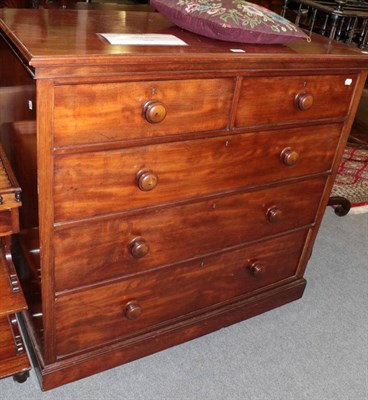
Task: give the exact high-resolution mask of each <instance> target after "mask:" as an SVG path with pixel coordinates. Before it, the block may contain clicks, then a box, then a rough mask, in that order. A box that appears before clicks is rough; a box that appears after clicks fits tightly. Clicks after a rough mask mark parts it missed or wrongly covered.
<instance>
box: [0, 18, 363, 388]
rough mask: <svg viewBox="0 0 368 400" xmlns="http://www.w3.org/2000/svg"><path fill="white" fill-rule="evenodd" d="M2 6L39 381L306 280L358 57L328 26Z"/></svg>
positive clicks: (7, 95)
mask: <svg viewBox="0 0 368 400" xmlns="http://www.w3.org/2000/svg"><path fill="white" fill-rule="evenodd" d="M0 16H1V20H0V29H1V36H2V40H1V48H0V51H1V64H0V79H1V81H0V82H1V83H0V90H1V106H2V110H3V111H2V116H1V121H0V122H1V132H0V133H1V140H2V143H3V145H4V147H5V149H6V151H7V154H8V156H9V159H10V161H11V163H12V166H13V168H14V170H15V174H16V176H17V179H18V180H19V182H20V185H21V187H22V190H23V207H22V209H21V210H20V228H21V230H20V234H19V235H18V240H17V241H16V243H15V245H14V253H15V254H14V255H15V258H16V260H17V262H16V266H17V268H18V271H19V272H20V276H21V277H22V286H23V290H24V293H25V295H26V298H27V301H28V305H29V311H28V312H27V313H25V317H24V318H25V324H26V328H27V332H28V335H29V339H30V343H31V348H32V351H33V353H34V355H35V360H36V362H37V365H38V369H39V376H40V379H41V382H42V386H43V389H45V390H47V389H51V388H53V387H56V386H59V385H62V384H64V383H68V382H71V381H73V380H76V379H80V378H82V377H85V376H88V375H90V374H93V373H96V372H99V371H102V370H104V369H107V368H111V367H114V366H117V365H119V364H122V363H125V362H129V361H131V360H134V359H136V358H139V357H143V356H145V355H148V354H152V353H154V352H157V351H160V350H162V349H165V348H167V347H170V346H173V345H176V344H179V343H182V342H184V341H187V340H190V339H193V338H196V337H198V336H200V335H204V334H206V333H209V332H211V331H214V330H216V329H220V328H221V327H224V326H227V325H230V324H233V323H236V322H238V321H241V320H244V319H246V318H249V317H252V316H254V315H257V314H259V313H262V312H265V311H268V310H271V309H272V308H274V307H278V306H281V305H283V304H285V303H287V302H290V301H293V300H296V299H298V298H300V297H301V296H302V294H303V291H304V287H305V280H304V278H303V274H304V271H305V267H306V264H307V262H308V259H309V257H310V254H311V250H312V247H313V243H314V240H315V238H316V235H317V231H318V228H319V225H320V222H321V220H322V217H323V213H324V209H325V207H326V204H327V202H328V198H329V193H330V190H331V187H332V184H333V181H334V176H335V174H336V170H337V166H338V163H339V158H340V156H341V154H342V151H343V148H344V145H345V142H346V140H347V136H348V134H349V131H350V127H351V124H352V121H353V119H354V114H355V111H356V109H357V105H358V102H359V97H360V94H361V92H362V89H363V86H364V83H365V80H366V77H367V58H366V56H364V55H362V54H361V53H359V51H357V50H352V49H349V48H348V47H346V46H344V45H343V44H341V43H332V42H328V41H327V40H325V39H324V38H321V37H318V36H313V38H312V43H306V42H303V41H298V42H295V43H292V44H289V45H287V46H281V45H277V46H268V45H264V46H259V45H258V46H252V45H240V44H237V45H234V44H232V43H226V42H216V41H213V40H209V39H206V38H203V37H199V36H196V35H193V34H190V33H189V32H185V31H182V30H180V29H177V28H175V27H174V26H172V25H171V24H170V22H168V21H167V20H166V19H165V18H164V17H162V16H160V15H159V14H157V13H153V14H150V13H144V12H142V13H134V12H127V13H119V12H111V13H108V12H102V11H101V12H93V11H72V10H62V11H61V10H49V11H45V10H43V11H37V10H2V11H1V13H0ZM101 32H120V33H124V32H129V33H130V32H134V33H165V34H173V35H175V36H177V37H179V38H181V39H182V40H184V41H185V42H186V43H187V46H114V45H110V44H108V43H107V42H105V41H104V40H103V39H102V38H101V37H100V36H99V35H98V33H101ZM234 46H236V47H235V48H236V49H237V50H239V49H240V50H242V52H239V51H236V52H233V51H232V49H233V48H234Z"/></svg>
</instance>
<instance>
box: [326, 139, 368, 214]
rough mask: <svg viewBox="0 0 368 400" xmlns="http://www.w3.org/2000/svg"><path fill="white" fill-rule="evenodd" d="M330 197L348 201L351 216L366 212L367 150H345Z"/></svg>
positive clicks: (353, 148)
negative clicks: (339, 197)
mask: <svg viewBox="0 0 368 400" xmlns="http://www.w3.org/2000/svg"><path fill="white" fill-rule="evenodd" d="M331 196H341V197H345V198H346V199H348V200H349V201H350V203H351V210H350V213H351V214H354V213H356V214H358V213H364V212H368V149H364V148H358V147H350V146H347V147H346V148H345V150H344V154H343V157H342V160H341V163H340V166H339V170H338V172H337V176H336V180H335V183H334V186H333V188H332V192H331Z"/></svg>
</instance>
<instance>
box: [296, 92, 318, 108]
mask: <svg viewBox="0 0 368 400" xmlns="http://www.w3.org/2000/svg"><path fill="white" fill-rule="evenodd" d="M313 102H314V98H313V95H312V94H310V93H298V94H297V95H296V97H295V104H296V106H297V107H298V108H299V110H301V111H307V110H309V109H310V108H312V106H313Z"/></svg>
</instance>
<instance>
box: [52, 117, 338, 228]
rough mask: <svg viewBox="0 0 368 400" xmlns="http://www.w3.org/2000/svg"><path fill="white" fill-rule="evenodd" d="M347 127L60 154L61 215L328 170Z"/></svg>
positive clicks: (92, 212)
mask: <svg viewBox="0 0 368 400" xmlns="http://www.w3.org/2000/svg"><path fill="white" fill-rule="evenodd" d="M340 131H341V125H339V124H329V125H323V126H313V127H308V128H304V129H302V128H293V129H285V130H280V131H265V132H258V133H249V134H242V135H234V136H225V137H216V138H212V139H206V140H204V139H203V140H202V139H200V140H188V141H184V142H176V143H165V144H157V145H150V146H142V147H136V148H128V149H123V150H114V151H101V152H94V153H85V154H70V155H61V156H58V157H56V158H55V196H54V201H55V219H56V220H57V221H68V220H77V219H81V218H86V217H89V216H94V215H100V214H104V213H110V212H115V211H122V210H127V209H134V208H144V207H147V206H152V205H156V204H160V203H169V202H174V201H176V200H183V199H191V198H196V197H198V196H203V195H208V194H211V193H220V192H222V191H225V190H232V189H237V188H241V187H246V186H255V185H260V184H264V183H268V182H272V181H277V180H282V179H286V178H287V179H290V178H293V177H297V176H303V175H309V174H314V173H319V172H326V171H328V170H329V169H330V168H331V164H332V160H333V157H334V153H335V149H336V146H337V143H338V140H339V137H340Z"/></svg>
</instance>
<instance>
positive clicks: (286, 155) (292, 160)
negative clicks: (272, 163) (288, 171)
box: [280, 147, 299, 167]
mask: <svg viewBox="0 0 368 400" xmlns="http://www.w3.org/2000/svg"><path fill="white" fill-rule="evenodd" d="M280 158H281V161H282V162H283V163H284V164H285V165H287V166H288V167H291V166H292V165H295V164H296V163H297V161H298V159H299V153H298V152H297V151H295V150H293V149H292V148H291V147H286V148H285V149H284V150H282V152H281V153H280Z"/></svg>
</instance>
